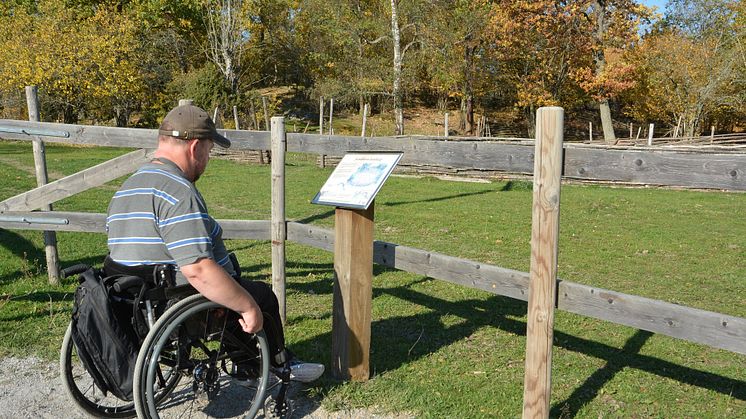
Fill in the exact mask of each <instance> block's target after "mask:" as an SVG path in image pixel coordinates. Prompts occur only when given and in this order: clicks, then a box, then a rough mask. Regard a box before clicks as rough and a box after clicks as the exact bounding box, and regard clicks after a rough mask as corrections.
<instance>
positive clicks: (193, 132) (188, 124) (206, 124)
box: [158, 105, 231, 148]
mask: <svg viewBox="0 0 746 419" xmlns="http://www.w3.org/2000/svg"><path fill="white" fill-rule="evenodd" d="M158 134H161V135H168V136H171V137H176V138H180V139H182V140H191V139H192V138H197V139H200V140H213V141H215V144H217V145H219V146H221V147H223V148H228V147H230V146H231V141H230V140H229V139H227V138H225V137H223V136H222V135H220V134H218V131H217V130H216V129H215V123H214V122H212V119H211V118H210V115H208V114H207V112H205V110H204V109H202V108H200V107H197V106H194V105H181V106H177V107H175V108H173V109H171V112H169V113H168V115H166V117H165V118H163V122H162V123H161V127H160V128H159V129H158Z"/></svg>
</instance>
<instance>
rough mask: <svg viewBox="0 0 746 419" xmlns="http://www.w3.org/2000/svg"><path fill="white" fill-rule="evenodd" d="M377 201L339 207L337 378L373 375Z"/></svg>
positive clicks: (334, 361)
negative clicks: (356, 207)
mask: <svg viewBox="0 0 746 419" xmlns="http://www.w3.org/2000/svg"><path fill="white" fill-rule="evenodd" d="M373 205H374V204H372V203H371V204H370V207H368V209H366V210H350V209H344V208H337V209H336V214H335V237H336V240H335V243H334V296H333V306H332V363H331V365H332V367H331V370H332V371H331V373H332V376H333V377H334V378H337V379H352V380H354V381H366V380H367V379H368V378H369V377H370V322H371V304H372V298H373V214H374V210H373Z"/></svg>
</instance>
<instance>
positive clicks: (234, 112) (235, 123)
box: [233, 105, 241, 129]
mask: <svg viewBox="0 0 746 419" xmlns="http://www.w3.org/2000/svg"><path fill="white" fill-rule="evenodd" d="M233 126H234V127H235V128H236V129H241V127H240V126H239V125H238V107H237V106H236V105H233Z"/></svg>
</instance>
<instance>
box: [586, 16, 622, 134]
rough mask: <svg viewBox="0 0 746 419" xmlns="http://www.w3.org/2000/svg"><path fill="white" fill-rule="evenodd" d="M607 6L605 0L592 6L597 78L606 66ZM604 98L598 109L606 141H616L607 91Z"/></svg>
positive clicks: (600, 101) (602, 94)
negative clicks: (594, 24)
mask: <svg viewBox="0 0 746 419" xmlns="http://www.w3.org/2000/svg"><path fill="white" fill-rule="evenodd" d="M606 7H607V4H606V2H605V1H593V2H592V8H593V10H595V13H596V34H595V38H596V43H597V44H598V45H597V47H596V48H597V51H595V53H594V54H593V59H594V61H595V63H596V78H599V77H601V74H602V73H603V71H604V68H605V67H606V56H605V55H604V50H603V46H602V44H603V39H604V36H605V35H606V32H607V30H608V25H609V22H607V21H606ZM599 93H600V96H601V97H603V99H601V100H599V101H598V110H599V113H600V114H601V127H602V128H603V131H604V141H605V142H606V143H607V144H609V143H614V142H615V141H616V135H614V125H613V124H612V122H611V109H609V99H608V98H607V97H606V96H604V94H605V92H603V91H601V92H599Z"/></svg>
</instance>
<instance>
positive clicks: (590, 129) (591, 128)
mask: <svg viewBox="0 0 746 419" xmlns="http://www.w3.org/2000/svg"><path fill="white" fill-rule="evenodd" d="M588 141H589V142H591V143H592V142H593V122H590V121H589V122H588Z"/></svg>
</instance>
